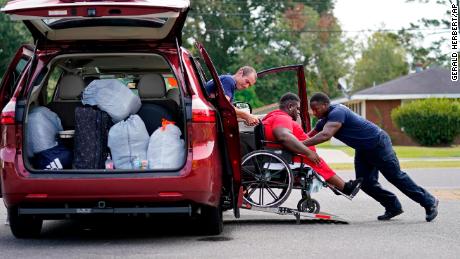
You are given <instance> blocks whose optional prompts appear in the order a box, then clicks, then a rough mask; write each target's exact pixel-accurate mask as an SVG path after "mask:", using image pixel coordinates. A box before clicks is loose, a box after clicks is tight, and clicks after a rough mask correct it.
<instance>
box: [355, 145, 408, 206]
mask: <svg viewBox="0 0 460 259" xmlns="http://www.w3.org/2000/svg"><path fill="white" fill-rule="evenodd" d="M365 152H366V153H368V152H369V151H359V150H356V153H355V172H356V178H362V179H363V183H362V185H361V190H363V191H364V192H365V193H366V194H367V195H369V196H371V197H372V198H374V199H375V200H376V201H378V202H379V203H380V204H382V206H383V207H385V210H386V211H389V212H394V213H396V212H400V213H402V206H401V203H400V202H399V200H398V198H397V197H396V195H395V194H393V193H392V192H390V191H387V190H385V189H383V188H382V186H381V185H380V183H379V182H378V179H379V172H378V170H377V167H375V166H374V165H372V164H370V163H369V158H368V157H366V155H368V154H366V153H365ZM400 213H399V214H400Z"/></svg>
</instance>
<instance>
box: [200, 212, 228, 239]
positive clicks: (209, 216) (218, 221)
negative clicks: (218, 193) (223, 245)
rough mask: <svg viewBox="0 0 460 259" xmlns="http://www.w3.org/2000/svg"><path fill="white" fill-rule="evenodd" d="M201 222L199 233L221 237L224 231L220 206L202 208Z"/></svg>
mask: <svg viewBox="0 0 460 259" xmlns="http://www.w3.org/2000/svg"><path fill="white" fill-rule="evenodd" d="M199 221H200V224H199V228H200V229H199V232H200V233H202V234H204V235H210V236H214V235H219V234H220V233H222V231H223V229H224V221H223V217H222V209H221V208H220V206H218V207H217V208H216V207H211V206H203V207H202V208H201V216H200V218H199Z"/></svg>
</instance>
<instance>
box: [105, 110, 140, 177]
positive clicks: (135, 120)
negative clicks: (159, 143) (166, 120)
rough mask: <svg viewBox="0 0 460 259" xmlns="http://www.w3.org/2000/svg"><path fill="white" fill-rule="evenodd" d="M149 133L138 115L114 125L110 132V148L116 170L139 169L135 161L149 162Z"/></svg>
mask: <svg viewBox="0 0 460 259" xmlns="http://www.w3.org/2000/svg"><path fill="white" fill-rule="evenodd" d="M148 144H149V133H148V132H147V129H146V128H145V124H144V122H143V121H142V119H141V118H140V117H139V116H138V115H131V116H129V118H128V119H126V120H124V121H120V122H118V123H117V124H115V125H113V126H112V127H111V128H110V130H109V139H108V146H109V148H110V152H111V153H112V160H113V164H114V165H115V168H116V169H138V168H135V167H134V163H133V162H134V160H136V159H139V160H140V161H142V160H147V147H148Z"/></svg>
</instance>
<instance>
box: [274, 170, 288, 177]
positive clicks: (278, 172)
mask: <svg viewBox="0 0 460 259" xmlns="http://www.w3.org/2000/svg"><path fill="white" fill-rule="evenodd" d="M284 170H286V168H283V169H281V170H278V171H276V172H274V173H273V174H272V177H274V176H277V175H279V174H280V173H281V172H283V171H284Z"/></svg>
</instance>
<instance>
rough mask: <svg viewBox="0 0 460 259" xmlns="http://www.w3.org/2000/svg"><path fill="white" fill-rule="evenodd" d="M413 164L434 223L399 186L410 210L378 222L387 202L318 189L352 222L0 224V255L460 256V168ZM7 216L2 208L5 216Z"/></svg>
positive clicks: (261, 218)
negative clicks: (21, 230) (203, 229)
mask: <svg viewBox="0 0 460 259" xmlns="http://www.w3.org/2000/svg"><path fill="white" fill-rule="evenodd" d="M408 171H409V173H410V175H411V176H412V177H413V178H414V179H415V180H416V181H417V182H419V183H420V184H421V185H423V186H425V187H427V188H428V189H429V190H431V191H433V192H435V193H436V194H437V195H438V197H439V198H440V200H441V203H440V215H439V217H438V218H437V219H436V220H435V221H434V222H432V223H427V222H425V220H424V210H423V208H421V207H420V206H418V205H417V204H415V203H414V202H412V201H410V200H409V199H407V198H406V197H405V196H403V195H402V194H401V193H399V192H398V195H399V197H401V202H402V204H403V206H404V210H405V213H404V214H402V215H401V216H399V217H398V218H397V219H395V220H392V221H389V222H379V221H377V220H376V219H375V217H376V216H377V215H379V214H380V213H382V212H383V209H382V207H380V205H379V204H377V203H376V202H375V201H373V200H371V199H370V198H369V197H368V196H366V195H365V194H363V193H360V194H358V196H357V197H356V198H355V199H354V200H353V201H352V202H350V201H348V200H346V199H345V198H342V197H336V196H335V195H333V194H332V193H331V192H330V191H328V190H323V191H322V192H320V193H318V194H316V195H315V197H316V198H317V199H318V200H319V201H320V202H321V205H322V208H323V211H326V212H330V213H334V214H336V215H340V216H342V217H344V218H347V219H348V220H349V222H350V224H348V225H344V224H324V223H309V222H302V223H301V224H300V225H296V224H295V221H294V219H293V218H290V217H287V216H275V215H269V214H264V213H255V212H250V211H243V212H242V213H243V215H242V218H241V219H238V220H236V219H234V218H233V217H232V214H231V213H230V212H227V213H225V230H224V233H223V234H222V235H221V236H219V237H198V236H195V235H193V233H192V232H191V230H190V229H189V228H188V227H187V223H188V222H187V221H184V220H180V221H177V220H176V221H166V222H164V221H162V222H161V223H158V222H154V223H151V222H150V223H147V222H145V221H142V220H123V221H121V222H120V221H118V222H112V221H104V222H99V223H95V222H89V223H85V222H81V221H47V222H46V223H45V227H44V230H43V232H42V238H41V239H38V240H17V239H15V238H14V237H12V235H11V233H10V231H9V228H8V227H7V226H4V225H0V251H1V252H0V258H63V257H66V258H95V257H99V258H108V257H110V258H114V257H115V258H178V257H179V258H229V257H245V258H265V257H269V258H276V257H289V258H307V257H314V258H418V257H422V258H459V254H460V245H459V244H460V220H459V215H460V170H459V169H436V170H433V169H425V170H408ZM340 174H341V175H342V176H343V177H344V178H349V177H353V174H352V173H351V172H340ZM382 182H383V184H384V185H387V183H386V182H385V181H382ZM387 186H388V185H387ZM390 189H392V190H394V189H393V188H391V187H390ZM299 196H300V195H299V194H298V193H293V194H291V199H289V200H288V201H287V202H286V203H285V205H287V206H292V207H294V206H295V204H296V203H297V199H298V197H299ZM4 217H5V210H4V209H3V208H2V209H0V221H2V222H3V220H4ZM94 225H97V226H98V227H95V226H94Z"/></svg>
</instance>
